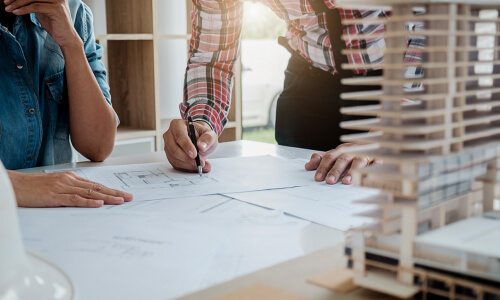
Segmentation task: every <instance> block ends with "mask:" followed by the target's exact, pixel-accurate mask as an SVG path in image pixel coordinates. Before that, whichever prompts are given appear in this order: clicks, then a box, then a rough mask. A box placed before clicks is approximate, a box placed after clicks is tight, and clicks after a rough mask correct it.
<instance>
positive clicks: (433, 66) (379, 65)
mask: <svg viewBox="0 0 500 300" xmlns="http://www.w3.org/2000/svg"><path fill="white" fill-rule="evenodd" d="M483 50H489V49H483ZM481 64H484V65H486V64H489V65H493V66H498V65H500V60H490V61H467V62H456V63H455V64H454V67H457V68H458V67H473V66H475V65H481ZM410 67H419V68H425V69H439V68H448V67H449V66H448V64H447V63H439V62H432V63H431V62H408V63H406V62H402V63H398V64H387V63H377V64H342V69H348V70H359V69H361V70H362V69H367V70H371V69H373V70H404V69H406V68H410Z"/></svg>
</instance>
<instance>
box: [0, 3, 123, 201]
mask: <svg viewBox="0 0 500 300" xmlns="http://www.w3.org/2000/svg"><path fill="white" fill-rule="evenodd" d="M92 26H93V25H92V13H91V11H90V9H89V8H88V7H87V6H86V5H85V4H83V3H82V2H81V1H80V0H68V1H65V0H44V1H38V0H0V81H1V82H2V87H1V89H0V159H1V161H2V163H3V164H4V165H5V167H6V168H7V169H9V170H15V169H22V168H30V167H37V166H44V165H50V164H57V163H66V162H70V161H71V146H70V142H69V136H71V142H72V144H73V146H74V147H75V149H76V150H77V151H78V152H80V153H81V154H82V155H84V156H85V157H87V158H89V159H90V160H92V161H102V160H104V159H105V158H106V157H108V156H109V154H110V153H111V151H112V150H113V145H114V140H115V134H116V126H117V124H118V120H117V117H116V114H115V112H114V110H113V108H112V106H111V101H110V98H111V97H110V94H109V86H108V85H107V83H106V70H105V68H104V66H103V64H102V62H101V57H102V49H101V47H100V46H99V45H97V44H96V42H95V38H94V33H93V28H92ZM8 172H9V176H10V179H11V181H12V184H13V186H14V190H15V193H16V197H17V202H18V205H19V206H30V207H47V206H84V207H99V206H102V205H103V204H121V203H123V202H124V201H130V200H132V195H129V194H127V193H124V192H121V191H116V190H112V189H109V188H107V187H104V186H102V185H100V184H98V183H94V182H90V181H88V180H85V179H83V178H80V177H78V176H76V175H75V174H74V173H72V172H64V173H54V174H23V173H19V172H15V171H8Z"/></svg>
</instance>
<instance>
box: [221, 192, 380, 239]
mask: <svg viewBox="0 0 500 300" xmlns="http://www.w3.org/2000/svg"><path fill="white" fill-rule="evenodd" d="M378 193H379V191H378V190H374V189H367V188H360V187H354V186H351V185H344V184H342V183H337V184H335V185H327V184H325V183H323V184H322V185H311V186H303V187H296V188H289V189H276V190H266V191H256V192H247V193H235V194H227V196H230V197H232V198H235V199H238V200H241V201H245V202H247V203H252V204H255V205H260V206H262V207H267V208H271V209H277V210H281V211H283V212H286V213H288V214H291V215H294V216H297V217H299V218H303V219H306V220H309V221H312V222H315V223H318V224H322V225H325V226H329V227H332V228H335V229H338V230H347V229H349V228H350V227H354V226H359V225H362V224H363V223H365V222H367V221H369V220H370V219H368V218H364V217H359V216H356V215H355V214H356V213H360V212H364V211H366V210H368V209H370V208H371V206H370V205H366V204H365V205H361V204H356V203H354V202H355V201H356V200H361V199H363V198H367V197H369V196H373V195H375V194H378Z"/></svg>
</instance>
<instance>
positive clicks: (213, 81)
mask: <svg viewBox="0 0 500 300" xmlns="http://www.w3.org/2000/svg"><path fill="white" fill-rule="evenodd" d="M192 1H193V11H192V13H191V19H192V23H193V31H192V38H191V42H190V50H189V60H188V66H187V68H186V76H185V82H184V102H183V103H181V104H180V106H179V107H180V111H181V115H182V117H183V118H184V119H185V118H186V113H187V112H188V111H189V112H190V114H191V116H192V117H193V119H194V120H195V121H199V120H203V121H205V122H207V123H208V124H210V125H211V126H212V129H213V130H214V131H215V132H216V133H217V134H218V135H220V134H221V132H222V130H223V128H224V126H225V125H226V123H227V114H228V112H229V105H230V101H231V90H232V85H233V81H232V80H233V77H234V67H235V63H236V60H237V58H238V56H239V54H240V37H241V27H242V19H243V0H192ZM254 1H257V2H262V3H263V4H265V5H267V6H268V7H270V8H271V9H272V10H273V11H274V12H275V13H276V15H278V16H279V17H280V18H281V19H283V20H285V21H286V24H287V28H288V31H287V33H286V35H285V37H286V39H287V41H288V45H289V46H290V47H291V48H292V49H293V50H295V51H296V52H298V53H299V54H300V55H301V56H302V57H303V58H305V59H306V60H307V61H309V62H311V63H312V64H313V66H315V67H317V68H320V69H322V70H325V71H327V72H330V73H332V74H335V73H336V72H337V71H336V69H335V62H334V59H333V51H332V48H331V43H330V37H329V35H328V31H327V26H326V17H325V15H324V14H320V15H316V14H315V12H314V10H313V8H312V7H311V5H310V4H309V2H308V1H307V0H254ZM324 1H325V3H326V5H327V6H328V8H330V9H332V8H335V4H334V0H324ZM340 16H341V18H342V19H358V18H377V17H386V16H387V15H386V12H385V11H383V10H375V11H366V10H343V9H340ZM412 29H413V28H412ZM383 32H384V25H383V24H362V25H349V26H344V35H347V36H350V35H355V34H358V33H359V34H370V33H383ZM414 40H415V42H414V43H413V44H414V47H412V46H411V45H410V47H412V50H411V51H408V53H410V52H411V54H409V55H407V57H406V58H405V61H416V60H420V57H421V51H419V49H421V48H422V47H423V43H422V39H418V40H417V39H414ZM412 41H413V39H412ZM346 49H347V50H353V49H354V50H356V49H363V50H364V51H363V53H355V52H354V53H355V54H350V55H348V61H349V63H351V64H354V65H360V68H357V69H354V70H353V72H355V73H363V72H366V70H365V69H363V68H362V66H361V64H363V63H371V64H373V63H381V62H382V60H383V54H382V53H381V51H380V50H381V49H385V41H384V39H383V38H375V39H366V40H362V41H360V40H356V39H348V40H347V41H346ZM407 73H408V72H407ZM410 73H412V75H413V76H411V77H419V75H420V73H421V71H420V70H419V69H417V68H413V69H412V70H410ZM415 74H417V76H415Z"/></svg>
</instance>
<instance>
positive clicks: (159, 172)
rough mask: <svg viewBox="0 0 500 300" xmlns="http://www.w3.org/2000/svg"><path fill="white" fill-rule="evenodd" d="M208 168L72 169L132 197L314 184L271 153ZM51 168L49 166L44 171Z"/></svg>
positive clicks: (219, 162) (309, 176) (218, 162)
mask: <svg viewBox="0 0 500 300" xmlns="http://www.w3.org/2000/svg"><path fill="white" fill-rule="evenodd" d="M211 163H212V171H211V172H210V173H208V174H203V176H201V177H200V176H199V175H198V174H195V173H185V172H179V171H176V170H174V169H173V168H172V167H171V166H170V165H169V164H168V163H153V164H140V165H123V166H105V167H91V168H79V169H73V170H72V171H74V172H76V173H77V174H78V175H79V176H82V177H85V178H87V179H90V180H93V181H96V182H99V183H101V184H104V185H106V186H108V187H110V188H114V189H119V190H123V191H126V192H129V193H132V194H134V201H142V200H155V199H166V198H180V197H189V196H200V195H210V194H224V193H235V192H244V191H256V190H265V189H273V188H285V187H294V186H303V185H308V184H313V185H317V184H318V183H316V182H315V181H314V179H313V174H312V173H311V172H307V171H305V170H304V166H303V164H302V163H298V162H295V161H289V160H284V159H280V158H276V157H272V156H255V157H239V158H221V159H213V160H211ZM47 172H52V170H50V171H47Z"/></svg>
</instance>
